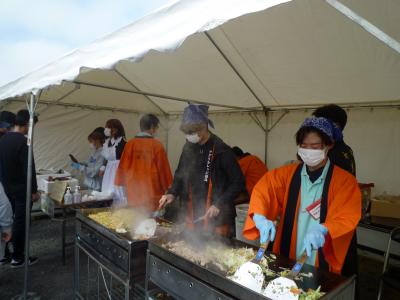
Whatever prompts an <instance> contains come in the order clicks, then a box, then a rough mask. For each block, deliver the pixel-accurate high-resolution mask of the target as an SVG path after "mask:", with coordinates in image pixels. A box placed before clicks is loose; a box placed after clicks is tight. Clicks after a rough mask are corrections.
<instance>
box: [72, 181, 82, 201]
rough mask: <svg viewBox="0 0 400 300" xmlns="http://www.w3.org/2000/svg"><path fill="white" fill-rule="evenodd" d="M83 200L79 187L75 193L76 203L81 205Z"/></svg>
mask: <svg viewBox="0 0 400 300" xmlns="http://www.w3.org/2000/svg"><path fill="white" fill-rule="evenodd" d="M81 199H82V195H81V187H80V186H79V185H77V186H76V188H75V192H74V203H80V202H81Z"/></svg>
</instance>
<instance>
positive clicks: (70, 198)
mask: <svg viewBox="0 0 400 300" xmlns="http://www.w3.org/2000/svg"><path fill="white" fill-rule="evenodd" d="M73 199H74V198H73V196H72V194H71V188H70V187H67V192H66V193H65V195H64V204H65V205H68V204H72V202H73Z"/></svg>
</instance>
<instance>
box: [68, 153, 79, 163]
mask: <svg viewBox="0 0 400 300" xmlns="http://www.w3.org/2000/svg"><path fill="white" fill-rule="evenodd" d="M68 155H69V158H70V159H71V160H72V161H73V162H74V163H79V161H78V160H77V159H76V158H75V157H74V156H73V155H72V154H68Z"/></svg>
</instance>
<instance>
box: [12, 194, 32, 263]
mask: <svg viewBox="0 0 400 300" xmlns="http://www.w3.org/2000/svg"><path fill="white" fill-rule="evenodd" d="M25 195H26V194H25V193H19V194H12V195H8V197H9V199H10V202H11V206H12V210H13V213H14V223H13V227H12V239H11V242H12V244H13V250H14V251H13V253H12V258H13V259H18V260H19V259H24V253H25V210H26V197H25ZM30 205H31V207H30V209H32V202H31V204H30Z"/></svg>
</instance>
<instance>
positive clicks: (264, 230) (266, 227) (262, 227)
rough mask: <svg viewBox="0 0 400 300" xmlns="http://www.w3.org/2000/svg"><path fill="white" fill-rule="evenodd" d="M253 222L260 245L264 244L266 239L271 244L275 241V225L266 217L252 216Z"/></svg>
mask: <svg viewBox="0 0 400 300" xmlns="http://www.w3.org/2000/svg"><path fill="white" fill-rule="evenodd" d="M253 221H254V223H256V227H257V229H258V231H260V243H265V242H266V241H267V239H268V236H269V239H270V241H271V242H272V241H273V240H274V239H275V232H276V230H275V224H274V223H273V222H272V221H270V220H268V219H267V218H266V217H264V216H262V215H259V214H254V216H253Z"/></svg>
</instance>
